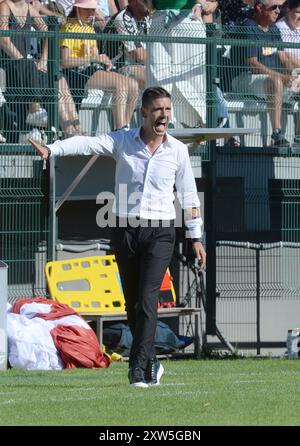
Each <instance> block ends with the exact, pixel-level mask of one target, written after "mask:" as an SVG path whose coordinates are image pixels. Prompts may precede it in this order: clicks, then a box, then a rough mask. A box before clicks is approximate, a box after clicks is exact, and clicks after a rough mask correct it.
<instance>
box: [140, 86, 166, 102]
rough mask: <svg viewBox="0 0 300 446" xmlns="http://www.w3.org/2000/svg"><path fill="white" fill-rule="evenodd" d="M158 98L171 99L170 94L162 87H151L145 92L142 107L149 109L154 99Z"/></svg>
mask: <svg viewBox="0 0 300 446" xmlns="http://www.w3.org/2000/svg"><path fill="white" fill-rule="evenodd" d="M158 98H170V99H171V95H170V93H169V92H168V91H167V90H165V89H164V88H162V87H149V88H146V90H144V93H143V96H142V107H147V105H148V104H149V103H150V102H152V101H153V100H154V99H158Z"/></svg>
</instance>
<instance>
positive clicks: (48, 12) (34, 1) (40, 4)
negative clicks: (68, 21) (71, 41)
mask: <svg viewBox="0 0 300 446" xmlns="http://www.w3.org/2000/svg"><path fill="white" fill-rule="evenodd" d="M26 3H28V4H29V5H32V6H33V7H34V9H36V10H37V11H38V13H39V14H40V15H43V16H48V17H65V15H64V14H63V13H62V12H59V11H58V9H50V8H49V7H48V4H49V2H48V1H45V0H26ZM52 3H53V2H52ZM54 4H55V3H54Z"/></svg>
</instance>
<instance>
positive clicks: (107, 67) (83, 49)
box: [60, 0, 138, 129]
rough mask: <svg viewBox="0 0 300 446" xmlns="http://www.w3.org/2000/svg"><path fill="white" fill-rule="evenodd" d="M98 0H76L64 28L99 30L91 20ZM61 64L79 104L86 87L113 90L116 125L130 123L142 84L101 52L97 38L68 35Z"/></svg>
mask: <svg viewBox="0 0 300 446" xmlns="http://www.w3.org/2000/svg"><path fill="white" fill-rule="evenodd" d="M96 8H97V3H96V0H76V1H75V4H74V7H73V10H72V11H71V14H70V16H69V17H70V18H72V19H73V20H72V21H70V22H69V23H66V24H65V25H64V26H63V27H62V31H63V32H70V33H86V34H96V33H95V31H94V29H93V27H92V26H91V25H90V23H93V21H94V19H95V10H96ZM60 46H61V64H62V68H63V73H64V75H65V77H66V79H67V81H68V84H69V86H70V89H71V92H72V95H73V97H74V99H75V103H76V104H77V105H78V104H79V103H80V102H81V99H82V97H83V96H84V93H85V89H88V90H89V89H101V90H104V91H109V92H111V93H112V112H113V117H114V126H115V129H120V128H123V127H128V126H129V125H130V121H131V118H132V115H133V112H134V108H135V104H136V100H137V96H138V84H137V82H136V81H135V80H134V79H130V78H128V77H126V76H123V75H121V74H119V73H115V72H113V71H112V63H111V60H110V59H109V58H108V56H107V55H106V54H99V52H98V48H97V41H96V40H93V39H86V40H84V39H82V38H78V39H74V38H73V39H70V38H65V39H62V40H61V42H60Z"/></svg>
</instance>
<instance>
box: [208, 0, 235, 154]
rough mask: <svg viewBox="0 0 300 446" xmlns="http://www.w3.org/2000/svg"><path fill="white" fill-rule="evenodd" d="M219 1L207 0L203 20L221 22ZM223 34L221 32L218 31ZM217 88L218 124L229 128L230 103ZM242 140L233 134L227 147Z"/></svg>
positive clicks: (220, 68)
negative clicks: (228, 103)
mask: <svg viewBox="0 0 300 446" xmlns="http://www.w3.org/2000/svg"><path fill="white" fill-rule="evenodd" d="M218 6H219V2H218V0H206V2H205V5H204V7H203V12H202V18H203V22H204V23H206V24H208V25H209V24H210V23H219V24H220V23H221V14H220V10H219V8H218ZM217 33H219V34H220V35H221V33H220V32H217ZM218 66H219V70H220V71H221V70H222V64H221V63H220V64H218ZM216 88H217V97H216V104H217V117H218V124H219V125H220V127H224V128H229V127H230V126H229V113H228V105H227V102H226V100H225V98H224V94H223V91H222V90H221V88H220V87H219V86H217V87H216ZM240 145H241V144H240V142H239V141H238V140H237V139H236V138H234V137H233V136H232V137H230V138H228V139H226V140H225V146H227V147H234V148H238V147H240Z"/></svg>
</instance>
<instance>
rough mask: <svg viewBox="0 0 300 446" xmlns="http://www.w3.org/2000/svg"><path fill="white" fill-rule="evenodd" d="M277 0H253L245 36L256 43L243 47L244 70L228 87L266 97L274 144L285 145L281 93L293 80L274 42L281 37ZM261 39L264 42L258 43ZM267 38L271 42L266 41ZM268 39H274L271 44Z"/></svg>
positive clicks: (286, 90)
mask: <svg viewBox="0 0 300 446" xmlns="http://www.w3.org/2000/svg"><path fill="white" fill-rule="evenodd" d="M282 3H283V2H282V1H280V0H255V2H254V18H253V19H249V20H246V21H245V23H244V25H245V26H246V27H247V28H245V36H244V37H246V39H247V40H249V41H257V42H258V43H257V46H251V47H250V46H248V47H247V48H245V54H244V58H245V60H244V69H245V70H246V72H244V73H242V74H241V75H240V76H238V77H236V78H235V79H233V81H232V91H233V92H235V93H241V92H242V93H243V94H248V95H255V96H257V97H261V98H264V99H265V100H266V101H267V105H268V111H269V114H270V119H271V124H272V128H273V133H272V144H273V145H274V147H285V146H288V145H289V142H288V141H287V140H286V138H285V136H284V133H283V131H282V129H281V112H282V103H283V94H284V93H287V92H288V91H289V94H290V95H291V94H292V92H291V91H290V90H288V89H290V87H291V86H292V83H293V81H294V80H295V77H294V76H291V74H289V73H288V72H287V70H286V69H285V68H284V66H283V65H282V63H281V54H282V51H281V50H278V48H277V42H280V41H282V39H281V36H280V32H279V29H278V28H277V27H276V26H275V22H276V20H277V18H278V16H279V13H280V8H281V5H282ZM262 41H265V42H266V46H262V43H261V42H262ZM270 42H271V43H270ZM272 42H274V43H273V44H272Z"/></svg>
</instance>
